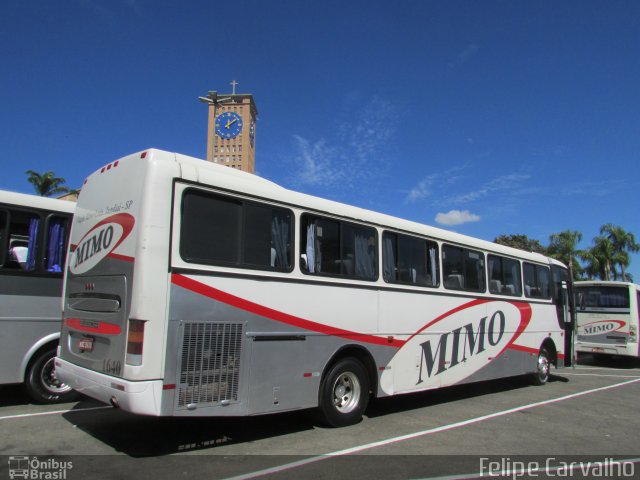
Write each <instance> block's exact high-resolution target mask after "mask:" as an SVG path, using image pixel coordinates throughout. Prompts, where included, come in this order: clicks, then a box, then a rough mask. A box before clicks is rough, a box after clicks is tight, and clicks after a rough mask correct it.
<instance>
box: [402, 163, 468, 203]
mask: <svg viewBox="0 0 640 480" xmlns="http://www.w3.org/2000/svg"><path fill="white" fill-rule="evenodd" d="M465 168H467V164H466V163H465V164H464V165H460V166H456V167H452V168H450V169H448V170H446V171H444V172H441V173H434V174H431V175H429V176H427V177H425V178H423V179H422V180H421V181H420V182H418V183H417V184H416V185H415V186H414V187H413V188H412V189H411V190H409V193H407V196H406V197H405V198H404V201H405V203H414V202H417V201H418V200H422V199H424V198H427V197H429V196H431V194H433V193H434V190H436V189H438V188H439V187H444V186H450V185H452V184H454V183H456V182H457V181H458V180H460V179H461V178H462V177H460V176H459V175H455V174H456V172H459V171H461V170H464V169H465Z"/></svg>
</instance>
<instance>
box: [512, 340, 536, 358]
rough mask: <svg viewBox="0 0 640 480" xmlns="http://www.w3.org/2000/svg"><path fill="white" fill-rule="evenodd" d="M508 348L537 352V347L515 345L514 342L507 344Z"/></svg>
mask: <svg viewBox="0 0 640 480" xmlns="http://www.w3.org/2000/svg"><path fill="white" fill-rule="evenodd" d="M509 350H517V351H518V352H525V353H532V354H534V355H537V354H538V349H537V348H532V347H525V346H524V345H516V344H515V343H512V344H511V345H510V346H509Z"/></svg>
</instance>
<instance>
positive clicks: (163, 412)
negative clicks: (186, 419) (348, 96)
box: [56, 150, 570, 426]
mask: <svg viewBox="0 0 640 480" xmlns="http://www.w3.org/2000/svg"><path fill="white" fill-rule="evenodd" d="M71 251H72V252H73V253H72V254H71V257H70V259H69V264H68V265H69V267H68V270H67V272H66V281H65V294H64V302H65V303H64V324H63V329H62V338H61V341H60V352H59V358H58V359H57V360H56V362H57V363H56V365H57V368H58V371H59V376H60V377H61V378H62V379H63V380H64V381H65V382H66V383H68V384H69V385H71V386H72V387H73V388H74V389H76V390H78V391H80V392H82V393H85V394H87V395H89V396H91V397H94V398H97V399H99V400H102V401H105V402H111V404H113V405H115V406H118V407H120V408H122V409H124V410H127V411H129V412H133V413H138V414H146V415H155V416H168V415H176V416H186V415H199V416H223V415H229V416H232V415H255V414H265V413H272V412H282V411H288V410H295V409H301V408H311V407H319V412H321V414H322V416H323V417H324V420H325V421H326V423H328V424H330V425H333V426H341V425H348V424H351V423H354V422H357V421H358V420H359V419H360V418H361V416H362V414H363V412H364V410H365V408H366V406H367V402H368V400H369V397H370V395H373V396H376V397H384V396H389V395H395V394H400V393H408V392H416V391H422V390H427V389H433V388H439V387H443V386H447V385H454V384H460V383H464V382H475V381H481V380H486V379H492V378H498V377H506V376H513V375H522V374H532V378H533V379H535V381H536V382H538V383H544V382H546V381H547V378H548V376H549V368H550V365H551V364H554V365H556V366H557V367H562V366H563V365H564V361H565V358H567V357H566V352H565V346H564V345H565V339H566V338H567V336H568V335H569V334H570V328H568V325H569V324H568V323H566V322H565V319H567V320H568V319H569V315H568V312H567V304H568V300H567V298H568V296H567V290H566V282H567V281H568V274H567V270H566V268H565V267H564V266H563V265H562V264H560V263H558V262H556V261H554V260H551V259H549V258H547V257H544V256H542V255H539V254H535V253H528V252H524V251H520V250H516V249H513V248H508V247H504V246H500V245H497V244H494V243H490V242H486V241H482V240H477V239H473V238H470V237H467V236H464V235H459V234H455V233H451V232H448V231H444V230H441V229H437V228H432V227H428V226H425V225H420V224H417V223H413V222H409V221H406V220H401V219H398V218H394V217H391V216H387V215H382V214H379V213H375V212H371V211H367V210H363V209H360V208H356V207H352V206H348V205H344V204H340V203H336V202H332V201H328V200H324V199H320V198H316V197H312V196H309V195H305V194H301V193H297V192H293V191H289V190H287V189H284V188H282V187H280V186H278V185H276V184H274V183H272V182H270V181H267V180H265V179H262V178H260V177H257V176H254V175H251V174H248V173H244V172H239V171H235V170H233V169H230V168H227V167H223V166H219V165H215V164H212V163H208V162H205V161H202V160H197V159H194V158H189V157H186V156H183V155H180V154H174V153H167V152H163V151H158V150H148V151H144V152H142V153H137V154H134V155H131V156H128V157H125V158H122V159H120V160H118V161H115V162H113V163H110V164H109V165H106V166H105V167H103V168H101V169H100V170H98V171H96V172H95V173H93V174H92V175H90V176H89V177H88V179H87V181H86V184H85V185H84V187H83V189H82V193H81V195H80V198H79V201H78V207H77V211H76V216H75V217H74V223H73V228H72V239H71Z"/></svg>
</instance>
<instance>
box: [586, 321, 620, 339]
mask: <svg viewBox="0 0 640 480" xmlns="http://www.w3.org/2000/svg"><path fill="white" fill-rule="evenodd" d="M625 325H626V323H625V322H623V321H622V320H599V321H597V322H591V323H587V324H586V325H584V326H582V327H581V328H580V330H581V331H580V330H579V331H578V334H579V335H601V334H603V333H611V332H617V331H620V330H621V329H623V328H624V326H625Z"/></svg>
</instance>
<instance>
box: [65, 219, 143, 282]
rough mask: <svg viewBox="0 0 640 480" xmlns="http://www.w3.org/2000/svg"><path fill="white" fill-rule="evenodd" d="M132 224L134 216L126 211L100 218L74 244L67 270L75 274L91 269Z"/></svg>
mask: <svg viewBox="0 0 640 480" xmlns="http://www.w3.org/2000/svg"><path fill="white" fill-rule="evenodd" d="M134 224H135V218H134V217H133V215H130V214H128V213H118V214H116V215H111V216H110V217H107V218H105V219H103V220H101V221H100V222H99V223H97V224H96V225H94V226H93V227H92V228H91V229H90V230H89V231H88V232H87V233H85V235H84V236H83V237H82V239H80V241H79V242H78V244H77V245H76V248H75V250H74V251H73V255H72V257H71V259H70V261H69V270H71V272H72V273H74V274H76V275H77V274H81V273H85V272H88V271H89V270H91V269H92V268H93V267H95V266H96V265H97V264H98V263H100V261H101V260H102V259H104V258H105V257H106V256H107V255H109V254H110V253H111V252H113V251H114V250H115V249H116V248H117V247H118V246H119V245H120V244H121V243H122V242H123V241H124V240H125V239H126V238H127V237H128V236H129V234H130V233H131V230H132V229H133V226H134Z"/></svg>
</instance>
